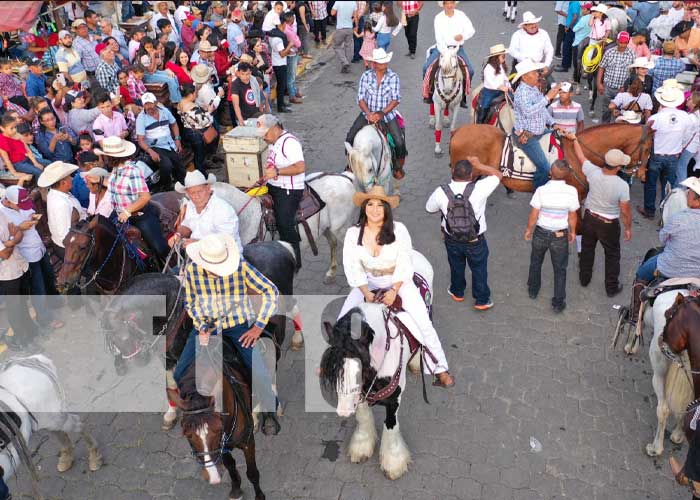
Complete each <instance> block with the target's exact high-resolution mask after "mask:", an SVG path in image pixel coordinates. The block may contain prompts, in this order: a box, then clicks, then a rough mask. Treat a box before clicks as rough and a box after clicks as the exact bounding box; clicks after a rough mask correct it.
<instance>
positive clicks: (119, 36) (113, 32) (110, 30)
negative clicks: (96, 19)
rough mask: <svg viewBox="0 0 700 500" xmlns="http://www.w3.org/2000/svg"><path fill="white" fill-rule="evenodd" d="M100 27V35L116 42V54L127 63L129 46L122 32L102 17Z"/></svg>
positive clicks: (106, 18)
mask: <svg viewBox="0 0 700 500" xmlns="http://www.w3.org/2000/svg"><path fill="white" fill-rule="evenodd" d="M100 27H101V28H102V34H103V35H104V36H105V38H108V37H111V38H114V40H115V41H116V42H117V45H118V47H119V50H118V53H119V54H121V56H122V57H123V58H124V59H126V60H127V61H129V60H130V59H129V45H128V44H127V42H126V37H125V36H124V32H123V31H121V30H120V29H118V28H115V27H114V25H112V21H111V20H110V19H109V18H108V17H103V18H102V19H101V20H100Z"/></svg>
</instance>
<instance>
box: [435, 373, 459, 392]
mask: <svg viewBox="0 0 700 500" xmlns="http://www.w3.org/2000/svg"><path fill="white" fill-rule="evenodd" d="M454 385H455V378H454V377H453V376H452V375H450V372H440V373H436V374H435V380H433V386H434V387H442V388H443V389H447V388H449V387H454Z"/></svg>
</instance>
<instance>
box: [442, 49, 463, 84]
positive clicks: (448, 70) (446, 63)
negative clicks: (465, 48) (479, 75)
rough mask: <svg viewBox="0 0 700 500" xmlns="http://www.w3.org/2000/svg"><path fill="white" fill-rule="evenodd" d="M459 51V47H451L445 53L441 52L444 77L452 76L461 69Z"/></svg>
mask: <svg viewBox="0 0 700 500" xmlns="http://www.w3.org/2000/svg"><path fill="white" fill-rule="evenodd" d="M458 51H459V45H450V46H448V47H447V48H446V49H445V50H444V51H443V52H440V70H441V71H442V74H443V76H447V75H452V74H453V73H455V72H456V71H457V70H458V69H459V61H458V60H457V52H458Z"/></svg>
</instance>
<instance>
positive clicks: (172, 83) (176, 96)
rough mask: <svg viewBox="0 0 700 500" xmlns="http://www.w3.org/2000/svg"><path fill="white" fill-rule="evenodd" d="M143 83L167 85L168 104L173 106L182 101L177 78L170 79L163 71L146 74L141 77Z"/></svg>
mask: <svg viewBox="0 0 700 500" xmlns="http://www.w3.org/2000/svg"><path fill="white" fill-rule="evenodd" d="M143 81H144V82H146V83H165V84H167V85H168V92H170V102H171V103H173V104H174V103H177V102H180V101H181V100H182V96H181V95H180V84H179V83H178V81H177V78H170V77H169V76H168V74H167V73H166V72H165V71H156V72H154V73H146V74H144V75H143Z"/></svg>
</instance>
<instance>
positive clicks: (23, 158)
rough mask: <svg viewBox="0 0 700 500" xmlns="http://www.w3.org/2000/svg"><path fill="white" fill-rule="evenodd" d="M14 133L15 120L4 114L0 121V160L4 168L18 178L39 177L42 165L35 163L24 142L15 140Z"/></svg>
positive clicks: (15, 128)
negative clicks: (23, 176)
mask: <svg viewBox="0 0 700 500" xmlns="http://www.w3.org/2000/svg"><path fill="white" fill-rule="evenodd" d="M16 132H17V118H15V117H14V116H12V115H10V114H8V113H6V114H5V115H4V116H3V117H2V119H0V158H2V161H3V163H4V164H5V168H6V169H7V170H8V171H9V172H10V173H11V174H12V175H14V176H16V177H20V175H19V173H23V174H30V175H34V176H39V175H41V172H42V171H43V169H44V167H43V165H41V164H40V163H39V162H38V161H36V158H34V155H33V154H32V153H31V151H30V150H29V149H28V148H27V146H25V144H24V142H22V141H20V140H18V139H15V135H16Z"/></svg>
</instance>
